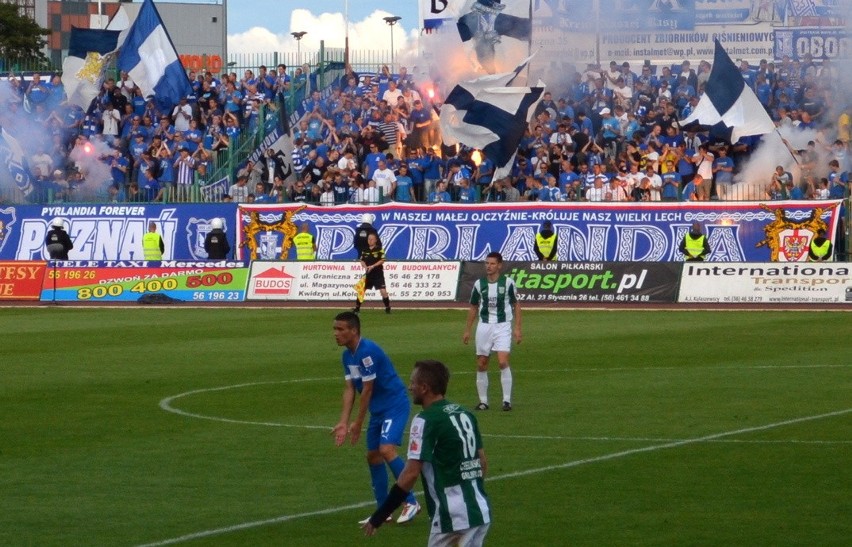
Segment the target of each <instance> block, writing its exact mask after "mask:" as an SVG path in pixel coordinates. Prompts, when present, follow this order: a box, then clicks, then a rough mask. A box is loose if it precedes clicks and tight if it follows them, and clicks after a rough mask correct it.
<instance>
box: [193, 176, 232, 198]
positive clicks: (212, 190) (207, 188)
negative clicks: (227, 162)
mask: <svg viewBox="0 0 852 547" xmlns="http://www.w3.org/2000/svg"><path fill="white" fill-rule="evenodd" d="M230 187H231V184H230V182H229V181H228V177H223V178H221V179H219V180H217V181H215V182H210V183H207V184H204V185H202V186H201V188H199V190H201V201H203V202H206V203H211V202H218V201H222V196H223V195H225V194H227V193H228V188H230Z"/></svg>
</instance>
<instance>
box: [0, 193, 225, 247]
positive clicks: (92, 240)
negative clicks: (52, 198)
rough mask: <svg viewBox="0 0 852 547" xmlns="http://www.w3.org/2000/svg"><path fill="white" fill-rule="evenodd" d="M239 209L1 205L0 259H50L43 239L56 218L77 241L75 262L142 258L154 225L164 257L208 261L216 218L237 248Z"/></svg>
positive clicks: (207, 205)
mask: <svg viewBox="0 0 852 547" xmlns="http://www.w3.org/2000/svg"><path fill="white" fill-rule="evenodd" d="M236 211H237V206H236V205H235V204H233V203H193V204H189V203H186V204H180V205H178V204H166V205H155V204H147V203H139V204H135V203H133V204H129V203H109V204H100V205H76V204H59V205H21V206H14V205H10V206H6V207H4V206H2V205H0V260H47V258H48V256H47V251H46V249H45V245H44V238H45V236H46V235H47V232H48V230H49V229H50V226H49V225H50V221H51V220H53V219H54V218H61V219H64V220H65V226H66V231H67V232H68V235H69V236H71V241H72V242H73V243H74V249H73V250H71V251H70V252H69V253H68V257H69V258H70V259H71V260H95V261H97V260H113V261H114V260H142V259H143V255H142V237H143V236H144V235H145V233H146V232H147V231H148V223H149V222H151V221H153V222H154V223H155V224H156V225H157V233H159V234H160V236H161V237H162V238H163V242H164V243H165V247H166V251H165V253H164V254H163V258H165V259H176V260H204V259H206V258H207V253H206V252H205V251H204V238H205V237H206V235H207V233H208V232H209V231H210V229H211V228H210V221H211V220H212V219H214V218H221V219H223V220H224V222H225V230H226V231H227V232H228V239H229V240H230V241H231V246H232V247H233V246H234V234H233V233H234V232H235V231H236V230H235V229H234V228H235V226H234V224H235V222H234V221H235V216H236Z"/></svg>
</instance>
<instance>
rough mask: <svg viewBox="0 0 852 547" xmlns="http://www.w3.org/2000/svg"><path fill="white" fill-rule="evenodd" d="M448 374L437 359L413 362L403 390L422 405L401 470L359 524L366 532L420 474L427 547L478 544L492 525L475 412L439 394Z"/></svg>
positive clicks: (473, 546)
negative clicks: (428, 520) (426, 514)
mask: <svg viewBox="0 0 852 547" xmlns="http://www.w3.org/2000/svg"><path fill="white" fill-rule="evenodd" d="M449 378H450V372H449V369H447V367H446V365H444V364H443V363H441V362H440V361H434V360H424V361H418V362H417V363H415V364H414V372H413V373H412V374H411V381H410V383H409V386H408V391H409V392H410V393H411V396H412V399H413V400H414V403H415V404H418V405H421V406H422V407H423V410H422V411H421V412H420V413H418V414H417V415H416V416H415V417H414V419H413V420H412V421H411V429H410V435H409V442H408V461H407V462H406V463H405V469H403V471H402V473H400V475H399V478H398V479H397V482H396V484H394V486H393V488H391V491H390V493H389V494H388V499H387V500H386V501H385V503H384V504H382V506H381V507H380V508H379V509H378V510H377V511H376V512H375V513H373V515H372V516H371V517H370V519H369V522H368V524H366V525H365V526H364V527H365V532H366V534H367V535H372V534H374V533H375V530H376V528H378V527H379V526H381V525H382V523H384V522H385V520H386V518H387V516H388V515H389V514H391V513H392V512H393V510H394V509H396V507H398V506H399V504H401V503H402V501H403V500H404V499H405V496H406V495H407V492H409V491H410V490H411V489H413V488H414V484H415V483H416V481H417V476H418V475H419V476H420V477H421V478H422V480H423V490H424V491H425V493H426V507H427V509H428V510H429V517H430V518H431V529H430V534H429V543H428V545H429V547H450V546H458V545H464V546H465V547H480V546H481V545H482V544H483V541H484V540H485V536H486V534H487V533H488V528H489V527H490V526H491V505H490V503H489V501H488V496H487V495H486V494H485V488H484V479H485V474H486V471H487V466H488V462H487V460H486V458H485V450H484V449H483V447H482V435H481V434H480V433H479V426H478V424H477V421H476V417H475V416H474V415H473V414H471V413H470V412H469V411H468V410H467V409H465V408H463V407H461V406H459V405H457V404H455V403H452V402H450V401H448V400H446V399H445V398H444V397H445V395H446V391H447V384H448V383H449Z"/></svg>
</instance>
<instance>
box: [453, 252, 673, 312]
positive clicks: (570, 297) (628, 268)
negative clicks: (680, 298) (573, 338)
mask: <svg viewBox="0 0 852 547" xmlns="http://www.w3.org/2000/svg"><path fill="white" fill-rule="evenodd" d="M680 268H681V266H680V264H675V263H673V262H660V263H648V262H642V263H639V262H600V263H594V262H586V263H575V262H504V263H503V273H504V274H506V275H507V276H509V277H511V278H512V279H513V280H514V281H515V285H516V286H517V288H518V300H520V301H521V302H537V303H551V302H565V303H575V302H601V303H607V304H624V303H631V302H675V301H676V299H677V283H678V278H679V276H680ZM484 275H485V265H484V263H482V262H465V263H464V265H463V268H462V278H461V282H460V284H459V299H460V300H467V299H468V298H469V297H470V294H471V291H472V290H473V284H474V283H475V282H476V280H477V279H479V278H481V277H483V276H484Z"/></svg>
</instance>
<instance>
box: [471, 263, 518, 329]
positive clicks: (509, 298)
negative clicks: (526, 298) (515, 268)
mask: <svg viewBox="0 0 852 547" xmlns="http://www.w3.org/2000/svg"><path fill="white" fill-rule="evenodd" d="M517 301H518V295H517V291H516V290H515V281H514V280H513V279H512V278H511V277H507V276H505V275H501V276H500V277H499V278H497V281H495V282H494V283H489V282H488V278H487V277H483V278H481V279H479V280H478V281H477V282H476V283H474V285H473V291H472V292H471V294H470V304H471V305H472V306H479V321H480V322H482V323H507V322H511V321H512V317H513V315H512V313H513V309H514V306H515V303H516V302H517Z"/></svg>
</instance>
